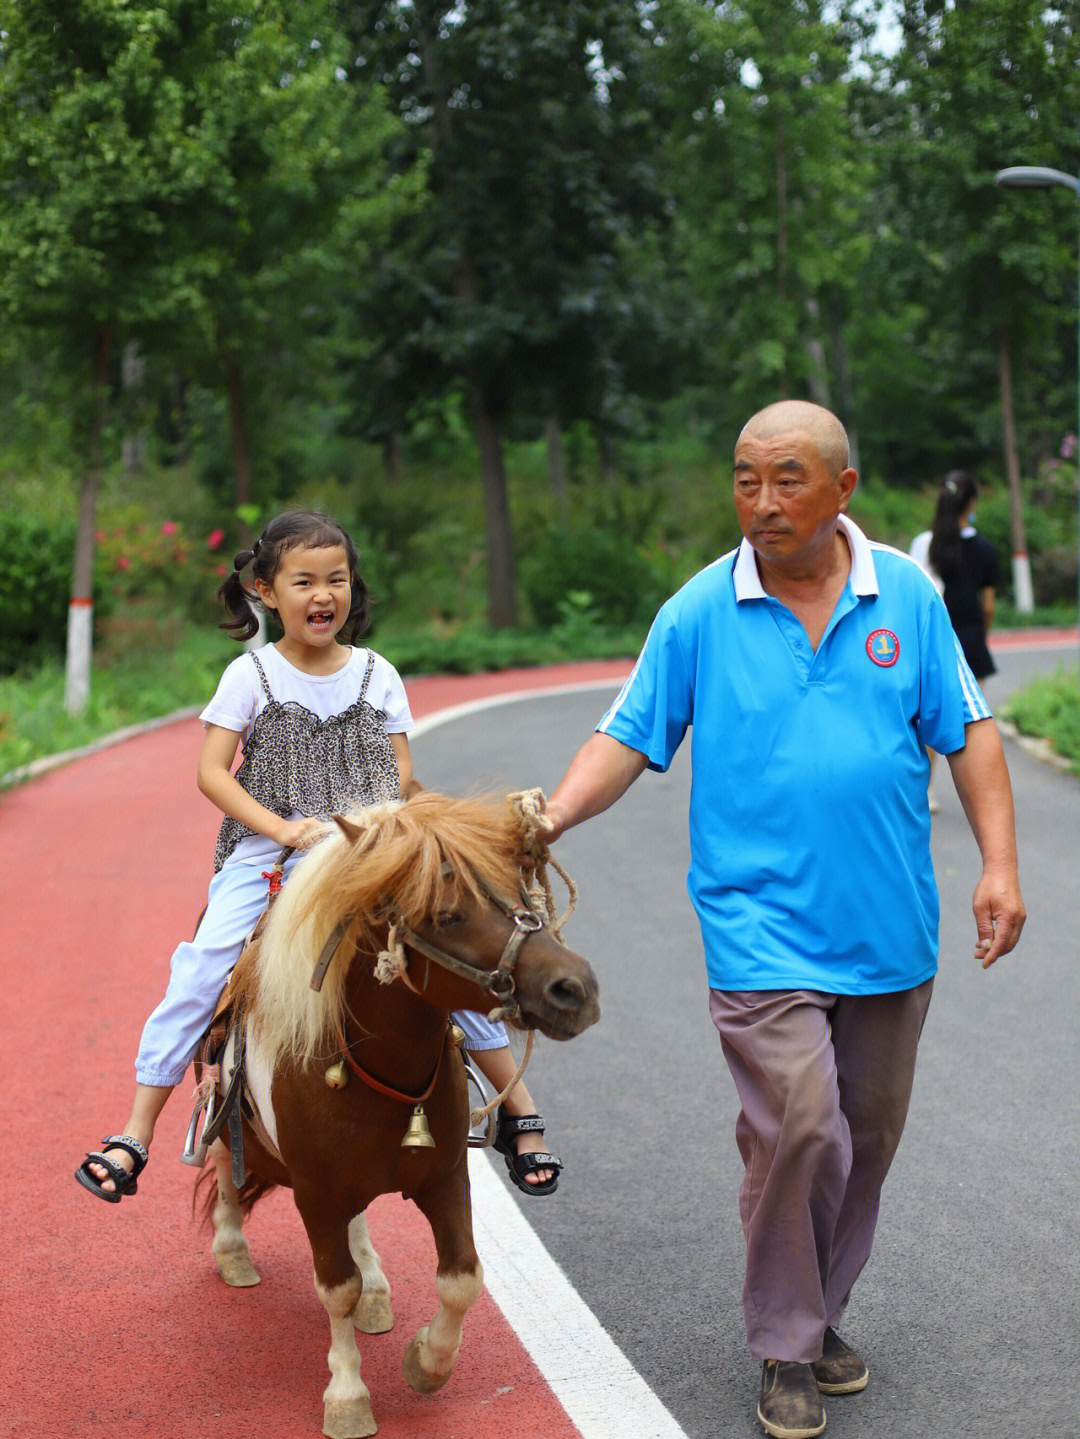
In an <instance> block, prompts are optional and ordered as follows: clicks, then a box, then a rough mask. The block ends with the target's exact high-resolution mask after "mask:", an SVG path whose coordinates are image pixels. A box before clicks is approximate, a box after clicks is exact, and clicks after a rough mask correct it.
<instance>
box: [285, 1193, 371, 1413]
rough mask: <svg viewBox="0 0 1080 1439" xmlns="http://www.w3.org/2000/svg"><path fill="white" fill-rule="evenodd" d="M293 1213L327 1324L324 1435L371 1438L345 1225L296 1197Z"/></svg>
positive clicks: (356, 1279) (356, 1275)
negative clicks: (307, 1242)
mask: <svg viewBox="0 0 1080 1439" xmlns="http://www.w3.org/2000/svg"><path fill="white" fill-rule="evenodd" d="M296 1198H297V1208H298V1209H299V1210H300V1217H301V1218H302V1219H303V1221H304V1227H305V1229H306V1230H307V1233H308V1239H309V1240H310V1241H311V1254H312V1258H313V1259H314V1261H315V1293H316V1294H317V1295H318V1296H319V1298H320V1299H321V1300H322V1304H323V1308H324V1309H325V1310H326V1313H327V1317H328V1318H329V1320H330V1354H329V1363H330V1383H329V1384H328V1385H327V1386H326V1390H325V1392H324V1393H323V1433H324V1434H326V1435H329V1439H363V1436H364V1435H367V1434H374V1433H375V1429H376V1424H375V1416H374V1415H373V1414H372V1412H371V1395H370V1393H369V1392H368V1388H367V1385H366V1384H365V1383H364V1381H363V1379H361V1377H360V1354H359V1351H358V1350H357V1348H356V1334H355V1331H354V1316H355V1310H356V1306H357V1302H358V1301H359V1298H360V1290H361V1286H362V1284H363V1281H362V1279H361V1277H360V1271H359V1270H358V1269H357V1267H356V1264H355V1263H354V1261H353V1257H352V1254H351V1253H350V1250H349V1221H348V1219H346V1218H344V1217H338V1216H335V1215H326V1216H324V1215H323V1214H322V1213H320V1211H319V1208H318V1200H317V1199H316V1200H315V1202H314V1205H313V1206H308V1205H306V1204H303V1203H302V1199H301V1196H296Z"/></svg>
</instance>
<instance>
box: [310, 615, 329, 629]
mask: <svg viewBox="0 0 1080 1439" xmlns="http://www.w3.org/2000/svg"><path fill="white" fill-rule="evenodd" d="M333 623H334V616H333V615H332V614H330V613H328V612H327V611H324V610H321V611H320V612H319V613H318V614H314V615H308V624H309V625H311V626H313V628H315V629H320V630H321V629H325V628H326V627H327V625H332V624H333Z"/></svg>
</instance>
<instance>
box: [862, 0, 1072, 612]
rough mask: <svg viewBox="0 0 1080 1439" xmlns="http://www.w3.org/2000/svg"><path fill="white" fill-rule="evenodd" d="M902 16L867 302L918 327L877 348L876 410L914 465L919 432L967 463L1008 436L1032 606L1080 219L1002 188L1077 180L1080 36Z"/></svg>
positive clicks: (1047, 17)
mask: <svg viewBox="0 0 1080 1439" xmlns="http://www.w3.org/2000/svg"><path fill="white" fill-rule="evenodd" d="M900 18H901V24H902V34H903V45H902V47H901V49H900V51H899V53H898V54H897V55H896V56H895V58H894V59H893V60H892V61H891V62H889V63H888V64H886V65H885V66H884V67H883V70H882V75H881V78H880V81H879V84H878V85H877V87H876V91H875V92H872V93H870V94H868V96H867V98H866V107H865V113H866V116H867V123H868V128H870V129H871V130H872V132H873V133H874V135H875V137H876V144H877V153H878V154H879V156H880V158H881V162H882V171H881V174H882V183H881V186H880V189H879V191H878V196H877V198H878V201H879V205H878V221H879V231H878V241H879V243H878V246H877V247H876V253H875V266H874V270H873V271H872V272H871V271H870V270H866V271H864V282H865V290H864V293H865V295H866V298H867V301H868V303H867V306H866V310H867V314H868V315H869V314H871V313H872V312H873V311H875V310H876V311H878V312H880V311H882V310H884V311H886V312H887V313H889V314H890V315H892V316H893V317H904V318H905V319H906V322H907V324H906V332H905V331H900V330H898V329H895V328H894V330H893V332H892V336H891V343H889V344H888V345H884V344H881V345H879V346H878V347H877V360H876V362H875V365H874V368H873V370H872V371H871V372H869V373H868V374H867V382H868V385H867V387H868V389H869V390H870V391H872V392H873V393H871V395H870V397H869V403H870V404H871V405H872V406H873V407H874V409H875V411H876V426H875V427H876V428H877V429H878V431H879V433H881V434H882V435H883V437H887V436H889V433H890V431H891V432H892V434H893V435H894V436H895V439H894V440H892V441H891V443H892V445H893V447H894V451H895V453H896V454H897V455H898V456H899V457H900V459H899V462H900V464H902V465H903V464H910V463H912V462H913V459H914V457H913V456H912V452H911V449H910V445H911V442H912V438H913V436H914V438H915V441H916V443H918V444H919V445H921V446H923V447H924V450H923V452H924V453H929V454H930V455H932V456H940V462H941V467H942V468H953V467H954V466H955V465H956V464H957V463H964V462H971V461H973V460H978V459H982V458H984V457H985V456H986V455H988V454H989V453H991V452H992V450H993V449H994V448H996V446H995V445H994V442H993V432H994V429H995V428H997V429H998V431H999V433H1000V435H1001V441H1000V443H1001V446H1002V449H1003V451H1004V459H1005V469H1006V473H1007V476H1008V478H1009V483H1010V491H1011V494H1012V510H1013V550H1014V555H1016V556H1017V561H1016V563H1015V564H1014V570H1016V575H1015V578H1016V580H1017V599H1018V600H1019V601H1023V599H1024V598H1025V595H1024V590H1025V588H1026V590H1027V599H1028V600H1030V581H1029V580H1028V579H1026V578H1025V575H1024V566H1023V564H1022V562H1021V561H1020V559H1019V557H1020V556H1021V555H1023V554H1024V552H1025V550H1026V544H1025V540H1024V521H1023V512H1022V508H1021V503H1020V470H1021V463H1020V458H1019V455H1020V451H1021V449H1025V450H1026V451H1027V454H1028V457H1029V467H1030V470H1032V471H1033V470H1034V469H1035V468H1036V467H1037V462H1038V460H1039V459H1041V458H1045V457H1046V456H1047V455H1049V454H1050V453H1053V452H1055V451H1056V449H1057V447H1058V444H1059V443H1060V435H1061V433H1062V431H1063V430H1064V429H1066V428H1068V426H1069V419H1070V418H1071V412H1072V407H1071V405H1070V404H1069V402H1068V397H1069V396H1070V395H1075V383H1076V379H1075V368H1074V355H1075V339H1074V332H1073V329H1072V324H1071V316H1072V314H1073V313H1074V310H1073V306H1072V304H1071V301H1072V300H1073V298H1074V296H1075V279H1074V276H1075V234H1074V228H1073V221H1074V216H1073V215H1072V214H1071V211H1070V207H1067V206H1060V207H1059V206H1056V205H1054V204H1053V202H1052V201H1051V203H1049V204H1048V203H1046V197H1045V196H1039V197H1038V198H1035V197H1033V196H1031V195H1025V196H1017V195H1011V194H1009V193H1007V192H1005V191H1002V190H999V189H997V188H995V186H994V183H993V178H994V174H995V172H996V171H997V170H998V169H1001V168H1003V167H1005V166H1008V165H1013V164H1044V165H1051V166H1054V167H1056V168H1059V169H1064V170H1069V171H1072V172H1073V173H1075V172H1076V170H1077V167H1078V165H1080V133H1078V131H1077V128H1076V116H1077V115H1078V114H1080V32H1078V31H1077V29H1076V27H1075V24H1074V23H1073V21H1072V19H1071V18H1070V14H1069V12H1068V10H1067V9H1066V8H1063V9H1060V10H1055V9H1052V8H1047V7H1046V6H1044V5H1042V4H1040V3H1038V0H970V3H968V4H965V5H960V6H953V5H949V4H945V3H943V0H905V3H904V4H903V5H902V7H901V10H900ZM894 323H895V320H894ZM867 328H869V327H867ZM867 328H864V331H863V333H864V335H865V334H866V333H867ZM870 333H871V334H872V333H873V331H871V332H870ZM877 334H878V337H879V339H880V338H881V332H880V329H879V330H878V331H877ZM861 348H863V350H864V352H865V353H868V354H872V353H873V345H872V343H870V344H864V345H863V346H862V347H861ZM1054 413H1056V414H1057V415H1058V416H1059V417H1060V419H1059V420H1058V423H1057V426H1056V434H1055V432H1054V431H1055V427H1053V426H1048V425H1047V416H1048V415H1049V414H1054ZM928 427H929V428H932V429H933V430H935V431H936V433H935V434H930V433H927V428H928ZM1055 439H1056V440H1057V442H1058V444H1055V443H1054V440H1055ZM1025 467H1026V468H1027V467H1028V466H1025Z"/></svg>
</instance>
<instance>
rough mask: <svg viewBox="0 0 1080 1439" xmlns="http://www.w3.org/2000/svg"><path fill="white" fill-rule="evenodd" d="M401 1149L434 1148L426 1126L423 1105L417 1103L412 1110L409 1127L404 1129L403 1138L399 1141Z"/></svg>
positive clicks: (433, 1142)
mask: <svg viewBox="0 0 1080 1439" xmlns="http://www.w3.org/2000/svg"><path fill="white" fill-rule="evenodd" d="M401 1147H402V1149H434V1148H435V1141H434V1139H432V1137H431V1130H430V1129H429V1128H428V1122H427V1115H426V1114H425V1113H424V1106H423V1105H422V1104H418V1105H417V1106H416V1108H415V1109H414V1110H413V1112H412V1118H411V1119H410V1120H409V1127H408V1129H407V1130H406V1131H405V1138H404V1139H403V1140H402V1141H401Z"/></svg>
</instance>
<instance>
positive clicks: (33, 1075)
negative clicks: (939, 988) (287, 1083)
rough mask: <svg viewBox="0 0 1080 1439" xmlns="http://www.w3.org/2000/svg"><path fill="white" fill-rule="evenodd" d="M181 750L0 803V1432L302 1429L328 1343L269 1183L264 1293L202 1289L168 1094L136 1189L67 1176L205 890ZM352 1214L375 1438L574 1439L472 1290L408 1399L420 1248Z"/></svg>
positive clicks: (197, 810) (123, 1098)
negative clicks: (0, 975) (368, 1323)
mask: <svg viewBox="0 0 1080 1439" xmlns="http://www.w3.org/2000/svg"><path fill="white" fill-rule="evenodd" d="M628 669H629V665H628V664H627V663H626V662H625V661H620V662H611V663H599V664H589V665H578V664H575V665H562V666H557V667H554V668H550V669H547V670H543V671H537V670H527V671H507V672H502V673H498V674H489V675H476V676H462V677H449V678H421V679H416V680H412V681H410V682H409V684H408V686H407V688H408V691H409V697H410V701H411V703H412V707H413V713H414V715H415V716H416V718H417V719H420V718H422V717H423V716H425V715H429V714H431V713H433V712H435V711H437V710H441V709H445V708H448V707H451V706H454V705H457V704H460V703H463V702H466V701H469V700H475V699H478V698H482V697H484V696H487V695H494V694H502V693H509V692H514V691H521V690H525V689H549V688H553V687H558V686H561V685H565V684H574V683H580V682H585V681H589V680H599V679H611V680H612V681H613V682H616V681H618V680H620V679H621V678H623V677H624V676H625V675H626V673H627V672H628ZM200 740H201V727H200V726H199V724H198V722H197V721H195V720H193V719H186V720H183V721H178V722H176V723H173V724H168V725H165V726H164V727H161V728H158V729H155V730H152V731H150V732H148V733H143V734H139V735H136V736H134V737H133V738H130V739H127V740H125V741H124V742H122V743H119V744H115V745H112V746H109V747H106V748H102V749H100V750H98V751H96V752H94V753H92V754H89V755H86V756H84V757H82V758H80V759H78V760H75V761H73V762H72V763H70V764H66V765H64V766H62V767H60V768H57V769H54V770H52V771H50V772H49V773H47V774H44V775H42V776H40V777H39V778H37V779H35V780H33V781H31V782H29V783H27V784H24V785H22V786H21V787H20V788H18V789H15V790H13V791H11V792H10V793H8V794H6V795H3V796H0V829H2V842H3V877H4V910H5V913H4V941H3V950H2V958H3V968H4V971H5V973H6V979H5V981H4V984H3V989H2V996H3V999H2V1003H3V1016H4V1024H5V1033H6V1034H7V1036H8V1056H9V1057H8V1065H7V1073H6V1076H5V1083H4V1089H5V1096H4V1100H5V1102H4V1110H5V1113H6V1115H7V1116H8V1119H7V1122H6V1123H5V1126H4V1151H3V1174H4V1180H3V1188H4V1196H5V1202H4V1208H5V1216H6V1218H5V1224H4V1236H5V1244H4V1249H5V1254H4V1266H3V1267H4V1290H5V1302H4V1321H5V1322H4V1329H5V1346H4V1349H5V1364H4V1369H5V1383H4V1389H5V1391H6V1397H5V1401H4V1404H3V1410H2V1416H0V1432H2V1433H4V1434H12V1435H34V1436H35V1439H54V1436H56V1439H59V1436H82V1435H96V1434H102V1435H104V1434H109V1435H116V1436H118V1439H162V1436H169V1439H172V1436H181V1435H189V1434H190V1435H198V1436H200V1439H249V1436H258V1439H305V1436H317V1435H318V1434H319V1433H320V1432H321V1428H322V1399H321V1396H322V1391H323V1389H324V1388H325V1386H326V1383H327V1380H328V1377H329V1375H328V1370H327V1365H326V1355H327V1351H328V1349H329V1342H330V1335H329V1326H328V1324H327V1320H326V1316H325V1313H324V1311H323V1309H322V1306H321V1305H320V1304H319V1302H318V1300H317V1298H316V1296H315V1293H314V1289H313V1287H312V1276H311V1256H310V1250H309V1249H308V1245H307V1240H306V1237H305V1235H304V1232H303V1228H302V1226H301V1224H300V1221H299V1217H298V1216H297V1214H296V1211H295V1209H294V1208H293V1206H292V1202H291V1198H290V1196H289V1195H288V1194H287V1193H283V1192H282V1193H276V1194H274V1195H272V1196H271V1197H270V1198H268V1199H267V1200H266V1201H265V1202H264V1203H263V1204H262V1205H260V1207H259V1208H258V1209H256V1211H255V1213H254V1214H253V1215H252V1217H251V1219H250V1220H249V1222H248V1225H247V1233H248V1236H249V1239H250V1243H251V1250H252V1257H253V1259H254V1262H255V1265H256V1268H257V1269H258V1270H259V1271H260V1273H261V1274H262V1276H263V1282H262V1284H261V1285H259V1286H258V1287H257V1288H254V1289H240V1290H233V1289H229V1288H227V1287H226V1286H225V1285H224V1284H222V1283H221V1281H220V1280H219V1279H218V1277H217V1274H216V1272H215V1270H214V1266H213V1261H212V1260H211V1258H210V1254H209V1235H208V1233H207V1231H205V1230H203V1229H202V1228H201V1227H200V1226H199V1225H198V1224H197V1223H196V1222H195V1221H194V1220H193V1218H192V1215H191V1191H192V1182H193V1171H192V1170H190V1169H188V1168H185V1166H183V1165H181V1164H180V1163H178V1162H177V1157H176V1156H177V1155H178V1154H179V1152H180V1150H181V1148H182V1145H183V1135H184V1129H185V1127H186V1125H187V1120H188V1118H189V1116H190V1108H191V1106H190V1104H189V1102H188V1092H187V1089H188V1086H187V1083H186V1082H185V1084H184V1085H182V1086H180V1088H179V1089H178V1091H177V1094H176V1095H175V1096H174V1098H173V1100H172V1102H171V1103H170V1105H169V1106H168V1108H167V1109H166V1111H165V1114H164V1115H163V1117H162V1119H161V1122H160V1124H159V1127H158V1133H157V1136H156V1139H155V1144H154V1152H153V1155H152V1158H151V1161H150V1164H149V1165H148V1167H147V1169H146V1171H145V1175H144V1177H143V1179H142V1180H141V1181H140V1184H139V1192H138V1194H137V1195H135V1196H134V1197H133V1198H126V1199H124V1200H123V1201H122V1202H121V1203H120V1204H118V1205H105V1204H103V1203H102V1202H101V1201H100V1200H97V1199H95V1198H93V1197H92V1196H91V1195H89V1194H87V1192H86V1191H85V1190H83V1189H81V1188H80V1187H79V1186H78V1185H76V1183H75V1181H74V1179H73V1177H72V1175H73V1172H74V1170H75V1168H76V1166H77V1165H78V1163H79V1162H80V1161H81V1159H82V1156H83V1153H84V1152H85V1151H86V1150H87V1149H94V1148H97V1147H98V1144H99V1142H100V1140H101V1138H102V1137H103V1136H104V1135H105V1134H108V1133H114V1132H115V1131H116V1130H117V1129H118V1127H119V1126H121V1125H122V1124H123V1122H124V1120H125V1118H126V1116H127V1112H128V1104H129V1099H130V1087H131V1081H132V1077H133V1076H132V1070H131V1056H132V1055H133V1054H134V1051H135V1048H136V1045H137V1041H138V1035H139V1030H140V1028H141V1025H142V1022H143V1019H144V1018H145V1016H146V1015H147V1014H148V1013H149V1012H150V1010H151V1009H152V1008H153V1006H154V1005H155V1004H156V1003H157V1001H158V999H159V998H160V995H161V992H162V989H163V986H164V983H165V979H166V976H167V966H168V956H169V954H170V953H171V951H172V949H173V947H174V945H175V944H176V942H177V941H178V939H180V938H182V937H184V936H185V935H187V934H189V933H190V931H191V928H192V926H193V923H194V920H195V918H196V916H197V914H198V912H199V910H200V909H201V907H202V904H203V901H204V899H205V893H206V884H207V881H208V877H209V857H210V855H211V853H212V849H213V841H214V835H215V831H216V819H215V811H214V810H213V809H212V807H211V806H210V805H209V804H207V803H206V802H205V801H204V800H203V799H202V797H201V796H200V795H199V794H198V792H197V790H196V788H195V784H194V775H195V761H196V756H197V754H198V749H199V745H200ZM568 757H569V755H568ZM477 778H478V779H480V780H482V778H483V777H482V776H477ZM521 782H522V785H523V786H524V785H527V784H528V783H530V780H529V776H528V775H523V776H522V780H521ZM560 1200H562V1196H561V1195H560V1197H559V1199H557V1200H555V1201H553V1202H556V1203H558V1202H560ZM370 1218H371V1230H372V1236H373V1239H374V1242H375V1246H376V1248H377V1249H378V1250H379V1252H380V1255H381V1257H382V1260H383V1267H384V1268H385V1270H386V1273H387V1277H388V1278H389V1280H390V1284H391V1288H392V1290H393V1302H394V1310H395V1315H396V1323H395V1326H394V1329H393V1330H392V1331H391V1332H390V1333H389V1334H384V1335H378V1336H369V1335H358V1336H357V1338H358V1342H359V1345H360V1353H361V1362H362V1367H363V1374H364V1380H365V1383H366V1384H367V1386H368V1388H369V1389H370V1390H371V1395H372V1404H373V1407H374V1410H375V1418H376V1421H377V1423H378V1425H379V1433H380V1435H382V1436H383V1439H406V1436H408V1439H415V1436H417V1435H422V1436H424V1439H485V1436H487V1435H496V1434H497V1435H500V1436H501V1435H510V1436H512V1439H532V1436H537V1439H539V1436H541V1435H542V1436H544V1439H577V1436H578V1433H579V1431H578V1430H577V1428H576V1427H575V1426H574V1424H573V1423H572V1422H571V1420H570V1419H569V1418H568V1416H567V1415H566V1413H565V1411H564V1410H563V1409H562V1407H561V1406H560V1405H559V1403H558V1401H557V1400H556V1399H555V1398H554V1396H553V1395H552V1394H551V1392H550V1390H549V1389H548V1387H547V1385H546V1384H545V1382H544V1380H543V1378H542V1377H541V1375H540V1374H539V1372H538V1371H537V1369H536V1368H535V1366H534V1365H533V1364H532V1362H531V1360H530V1359H529V1356H528V1354H527V1353H526V1352H525V1350H524V1348H523V1347H522V1345H521V1343H520V1342H519V1341H518V1340H517V1338H516V1336H515V1335H514V1334H513V1333H512V1332H511V1331H510V1329H509V1327H508V1325H507V1324H506V1321H505V1320H504V1319H503V1317H502V1314H501V1313H500V1311H499V1310H498V1309H497V1308H496V1306H495V1304H494V1303H493V1301H492V1300H491V1299H490V1297H489V1296H488V1295H487V1294H486V1293H485V1294H484V1295H483V1296H482V1298H481V1299H480V1301H479V1302H478V1303H477V1304H476V1306H475V1307H474V1308H473V1310H472V1311H471V1312H470V1314H469V1317H468V1320H467V1323H466V1329H465V1339H464V1342H463V1345H462V1350H461V1357H460V1359H459V1360H458V1364H457V1368H456V1370H455V1372H454V1375H453V1377H452V1378H451V1380H450V1382H449V1383H448V1384H447V1386H446V1388H445V1389H444V1390H443V1391H442V1392H441V1393H440V1394H436V1395H434V1396H432V1397H430V1398H421V1397H420V1396H419V1395H417V1394H415V1393H413V1391H412V1390H411V1389H409V1388H408V1386H407V1385H406V1383H405V1381H404V1379H403V1377H402V1374H401V1368H400V1365H401V1355H402V1352H403V1350H404V1348H405V1345H406V1344H407V1343H408V1341H409V1340H410V1339H411V1338H412V1336H413V1335H414V1334H415V1332H416V1330H417V1329H418V1328H420V1326H421V1325H422V1324H425V1323H427V1321H428V1319H429V1318H430V1317H431V1315H432V1313H433V1312H434V1309H435V1306H436V1299H435V1291H434V1274H435V1251H434V1245H433V1244H432V1241H431V1236H430V1233H429V1231H428V1230H427V1227H426V1225H425V1223H424V1221H423V1220H422V1218H421V1216H420V1215H419V1213H418V1211H417V1210H416V1209H415V1208H414V1207H413V1206H412V1205H411V1204H406V1203H405V1202H404V1201H402V1200H401V1199H400V1198H399V1197H396V1196H392V1197H385V1198H383V1199H381V1200H379V1201H378V1202H377V1203H376V1204H375V1205H374V1206H373V1207H372V1210H371V1215H370Z"/></svg>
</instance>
